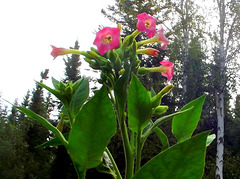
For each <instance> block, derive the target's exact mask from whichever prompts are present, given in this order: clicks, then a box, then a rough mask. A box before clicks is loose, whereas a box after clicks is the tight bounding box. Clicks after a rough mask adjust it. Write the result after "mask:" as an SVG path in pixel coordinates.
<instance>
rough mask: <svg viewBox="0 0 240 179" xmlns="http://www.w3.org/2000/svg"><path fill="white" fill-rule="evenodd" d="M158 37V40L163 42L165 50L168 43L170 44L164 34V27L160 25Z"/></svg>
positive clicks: (162, 47)
mask: <svg viewBox="0 0 240 179" xmlns="http://www.w3.org/2000/svg"><path fill="white" fill-rule="evenodd" d="M156 38H157V40H158V43H161V44H163V45H162V46H161V49H163V50H165V49H166V48H167V45H168V44H169V41H168V39H167V38H166V37H165V35H164V30H163V28H162V27H160V29H159V30H158V31H157V35H156Z"/></svg>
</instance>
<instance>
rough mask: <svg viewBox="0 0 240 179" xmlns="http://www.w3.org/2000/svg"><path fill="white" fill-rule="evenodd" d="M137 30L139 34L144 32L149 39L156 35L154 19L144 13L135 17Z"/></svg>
mask: <svg viewBox="0 0 240 179" xmlns="http://www.w3.org/2000/svg"><path fill="white" fill-rule="evenodd" d="M137 19H138V22H137V29H138V30H139V31H141V32H146V35H147V36H148V37H149V38H151V37H153V36H154V35H155V34H156V18H154V17H152V16H149V15H148V14H146V13H141V14H138V15H137Z"/></svg>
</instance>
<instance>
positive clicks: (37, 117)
mask: <svg viewBox="0 0 240 179" xmlns="http://www.w3.org/2000/svg"><path fill="white" fill-rule="evenodd" d="M15 107H16V108H17V109H19V110H20V111H22V112H23V113H24V114H26V115H27V116H28V117H29V118H31V119H35V120H37V121H38V122H40V123H41V124H43V125H44V126H45V127H46V128H47V129H49V130H51V131H52V132H53V133H54V134H55V136H56V137H57V138H58V139H59V140H60V141H61V143H62V144H63V145H64V146H65V147H68V143H67V141H66V139H65V138H64V136H63V134H62V133H61V132H60V131H59V130H58V129H57V128H56V127H54V126H53V125H52V124H51V123H50V122H49V121H48V120H47V119H45V118H43V117H42V116H40V115H38V114H36V113H35V112H33V111H31V110H29V109H27V108H23V107H18V106H15Z"/></svg>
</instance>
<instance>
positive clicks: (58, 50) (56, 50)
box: [51, 45, 71, 59]
mask: <svg viewBox="0 0 240 179" xmlns="http://www.w3.org/2000/svg"><path fill="white" fill-rule="evenodd" d="M51 47H52V52H51V55H52V56H53V57H54V59H55V58H57V57H58V56H59V55H66V54H69V53H71V49H65V48H57V47H55V46H53V45H51Z"/></svg>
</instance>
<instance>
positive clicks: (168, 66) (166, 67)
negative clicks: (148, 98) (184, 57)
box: [159, 60, 173, 81]
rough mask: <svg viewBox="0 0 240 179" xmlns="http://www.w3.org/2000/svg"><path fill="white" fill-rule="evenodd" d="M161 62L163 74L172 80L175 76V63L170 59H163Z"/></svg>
mask: <svg viewBox="0 0 240 179" xmlns="http://www.w3.org/2000/svg"><path fill="white" fill-rule="evenodd" d="M160 64H161V65H162V66H160V67H159V68H161V72H162V75H163V76H165V77H167V78H168V81H170V80H171V79H172V77H173V63H172V62H170V61H168V60H163V61H161V62H160Z"/></svg>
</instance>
